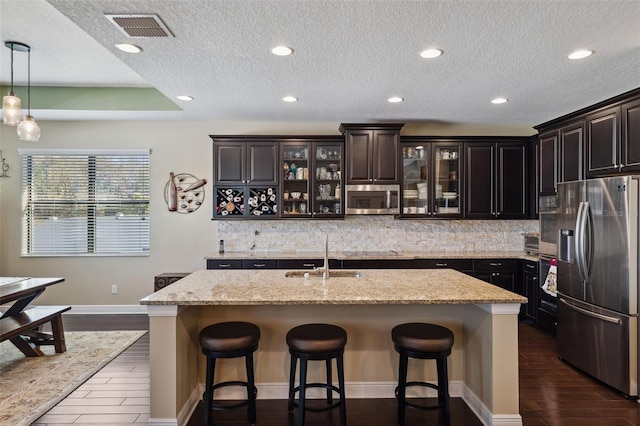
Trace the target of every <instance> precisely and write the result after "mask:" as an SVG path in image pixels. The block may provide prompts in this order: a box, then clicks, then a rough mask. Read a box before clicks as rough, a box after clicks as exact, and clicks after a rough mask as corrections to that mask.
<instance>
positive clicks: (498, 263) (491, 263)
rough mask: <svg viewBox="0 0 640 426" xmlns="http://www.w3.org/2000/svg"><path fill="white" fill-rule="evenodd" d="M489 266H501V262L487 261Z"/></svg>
mask: <svg viewBox="0 0 640 426" xmlns="http://www.w3.org/2000/svg"><path fill="white" fill-rule="evenodd" d="M489 266H502V262H489Z"/></svg>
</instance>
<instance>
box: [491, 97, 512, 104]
mask: <svg viewBox="0 0 640 426" xmlns="http://www.w3.org/2000/svg"><path fill="white" fill-rule="evenodd" d="M507 102H509V99H507V98H495V99H491V103H492V104H505V103H507Z"/></svg>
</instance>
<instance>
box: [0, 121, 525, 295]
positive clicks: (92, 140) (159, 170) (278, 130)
mask: <svg viewBox="0 0 640 426" xmlns="http://www.w3.org/2000/svg"><path fill="white" fill-rule="evenodd" d="M39 124H40V126H41V128H42V137H41V139H40V141H39V142H37V143H25V142H20V141H19V140H18V138H17V136H16V133H15V127H8V126H0V148H1V149H2V150H3V153H4V156H5V158H6V160H7V162H8V163H9V165H10V166H11V170H10V172H11V173H10V176H11V177H10V178H3V179H0V276H34V277H37V276H62V277H65V278H66V282H65V283H64V284H61V285H58V286H54V287H52V288H51V289H49V290H47V291H46V292H45V293H44V294H43V295H42V296H41V298H40V299H39V302H40V303H45V304H47V303H49V304H56V303H65V304H72V305H137V304H138V301H139V300H140V299H141V298H142V297H144V296H146V295H147V294H149V293H150V292H152V291H153V276H155V275H157V274H159V273H162V272H190V271H194V270H197V269H202V268H203V267H204V264H205V263H204V259H203V258H204V256H206V255H208V254H210V253H213V252H215V251H217V248H218V247H217V244H218V226H217V224H216V223H215V222H213V221H211V211H212V200H213V196H212V192H211V191H212V186H211V184H208V185H207V186H206V187H205V189H206V198H205V202H204V204H203V205H202V207H201V208H200V209H199V210H198V211H196V212H194V213H192V214H187V215H183V214H177V213H170V212H168V211H167V208H166V204H165V202H164V194H163V189H164V185H165V183H166V182H167V180H168V176H169V172H171V171H173V172H176V173H190V174H192V175H195V176H197V177H199V178H206V179H207V180H208V181H209V182H210V181H211V175H212V144H211V139H210V138H209V135H210V134H254V135H259V134H315V135H320V134H335V135H339V132H338V126H339V123H246V122H225V123H218V122H193V123H186V122H102V121H100V122H98V121H91V122H89V121H87V122H39ZM533 133H534V131H533V129H532V128H531V127H528V126H510V127H495V126H488V125H452V124H447V123H413V124H409V125H407V126H406V129H405V130H403V134H406V135H442V136H448V135H501V136H504V135H514V136H525V135H531V134H533ZM34 147H38V148H46V149H53V148H85V149H86V148H147V149H151V150H152V154H151V222H150V223H151V254H150V256H148V257H97V258H91V257H84V258H22V257H20V250H21V247H20V245H21V226H20V218H21V202H20V199H21V195H20V157H19V155H18V149H19V148H34ZM306 226H308V227H309V228H310V229H312V228H313V227H314V224H313V222H312V221H309V222H307V224H306ZM390 237H391V238H393V236H390ZM112 284H117V285H118V294H115V295H114V294H111V285H112Z"/></svg>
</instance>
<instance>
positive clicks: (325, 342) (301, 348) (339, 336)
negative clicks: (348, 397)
mask: <svg viewBox="0 0 640 426" xmlns="http://www.w3.org/2000/svg"><path fill="white" fill-rule="evenodd" d="M346 344H347V332H346V331H345V330H344V329H343V328H341V327H338V326H337V325H331V324H304V325H299V326H297V327H294V328H292V329H291V330H289V332H288V333H287V345H288V346H289V353H290V354H291V372H290V374H289V411H293V407H294V406H296V407H298V425H299V426H302V425H304V414H305V410H309V411H324V410H329V409H333V408H336V407H340V422H341V424H343V425H345V424H346V423H347V412H346V403H345V394H344V364H343V354H344V346H345V345H346ZM334 358H335V360H336V364H337V367H338V386H337V387H336V386H334V385H333V381H332V378H331V360H332V359H334ZM298 360H300V386H297V387H294V385H295V375H296V365H297V363H298ZM307 361H325V362H326V368H327V383H307ZM308 388H325V389H327V406H325V407H320V408H315V407H313V408H312V407H305V396H306V390H307V389H308ZM334 391H335V392H337V393H338V395H339V396H340V400H339V401H337V402H335V403H334V402H333V398H332V394H333V392H334ZM296 392H299V395H298V403H297V404H296V402H295V401H294V398H295V393H296Z"/></svg>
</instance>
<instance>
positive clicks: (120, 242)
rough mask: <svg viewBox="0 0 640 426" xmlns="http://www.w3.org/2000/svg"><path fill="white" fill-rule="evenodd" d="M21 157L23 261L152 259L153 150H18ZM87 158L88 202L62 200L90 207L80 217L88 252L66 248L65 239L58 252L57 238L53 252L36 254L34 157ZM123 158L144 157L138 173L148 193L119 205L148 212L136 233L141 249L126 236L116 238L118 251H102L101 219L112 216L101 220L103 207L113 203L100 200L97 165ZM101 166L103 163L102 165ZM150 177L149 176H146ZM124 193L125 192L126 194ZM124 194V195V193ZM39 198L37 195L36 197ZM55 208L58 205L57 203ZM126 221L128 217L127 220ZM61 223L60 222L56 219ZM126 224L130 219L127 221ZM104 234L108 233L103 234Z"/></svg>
mask: <svg viewBox="0 0 640 426" xmlns="http://www.w3.org/2000/svg"><path fill="white" fill-rule="evenodd" d="M18 153H19V154H20V156H21V157H22V158H21V166H22V170H21V191H22V194H23V195H22V212H21V230H22V234H21V239H22V243H21V249H20V251H21V253H20V255H21V257H109V256H111V257H140V256H149V255H150V252H151V250H150V249H151V247H150V237H151V227H150V208H151V176H150V170H151V150H150V149H89V150H87V149H18ZM74 156H77V157H86V158H87V169H86V175H85V174H82V175H81V178H80V179H78V181H79V182H80V181H82V180H83V179H82V178H86V184H87V197H86V200H81V201H80V202H79V203H77V202H71V201H65V200H62V201H61V203H62V204H69V205H71V206H73V205H82V204H86V215H84V216H78V217H80V218H82V217H84V218H85V223H86V227H87V229H86V235H85V238H86V250H79V251H73V250H71V249H70V248H69V247H66V246H65V244H66V242H65V240H64V239H61V240H60V241H59V242H60V245H58V246H57V247H60V249H61V251H60V252H58V251H57V250H56V249H57V247H56V243H57V241H56V238H55V237H54V239H53V242H52V243H51V250H42V251H40V250H36V251H34V247H33V245H34V244H36V243H35V242H34V241H35V239H36V238H37V236H36V234H35V231H34V226H35V224H34V222H35V220H37V219H38V218H42V217H38V216H37V215H36V216H34V215H33V214H32V211H33V207H34V206H37V205H38V201H34V192H33V191H34V188H33V187H34V181H33V179H34V177H33V166H32V163H33V159H34V157H74ZM118 156H122V157H123V158H126V159H130V160H132V161H134V160H135V157H140V160H142V162H141V164H142V165H141V166H140V168H139V169H137V170H138V171H140V173H141V176H143V177H145V178H146V181H143V180H142V179H140V180H138V181H139V182H141V183H142V186H143V187H145V186H146V188H145V189H146V191H144V193H143V195H144V196H146V197H143V199H142V200H140V199H137V200H129V201H126V200H125V198H124V197H119V198H118V199H117V202H118V204H120V205H123V206H133V205H138V206H140V205H141V206H143V210H145V211H146V215H142V216H140V217H139V219H140V220H142V221H146V226H142V227H139V226H138V227H136V231H137V232H139V235H140V236H141V237H142V240H141V241H140V242H139V243H138V244H139V246H138V247H136V246H135V245H134V244H132V243H130V242H129V241H128V240H127V238H126V236H125V237H123V238H122V239H121V238H119V237H118V238H116V239H115V242H116V246H115V249H114V248H113V247H114V246H112V245H111V244H106V245H104V247H103V248H102V249H101V248H99V247H100V244H101V242H100V236H99V232H98V231H99V230H101V228H102V226H103V225H101V224H100V223H99V220H98V219H99V217H103V218H107V217H108V216H101V215H99V214H98V211H99V210H100V207H101V206H103V207H104V206H105V205H108V204H109V203H104V201H101V200H99V199H98V197H97V192H96V187H97V186H98V184H99V177H98V175H99V174H98V170H99V169H100V166H97V161H96V160H100V157H105V158H106V157H118ZM98 162H99V161H98ZM102 170H108V167H107V168H104V167H103V168H102ZM145 175H146V176H145ZM123 182H125V180H124V179H121V180H119V181H116V184H118V183H119V184H122V183H123ZM123 193H124V192H123ZM120 194H122V193H120ZM36 197H37V194H36ZM47 203H51V201H46V202H43V203H41V205H46V204H47ZM54 205H55V202H54ZM125 218H126V216H125ZM56 219H57V218H56ZM114 219H115V220H122V219H121V216H118V215H117V214H116V215H115V216H114ZM125 220H126V219H125ZM123 226H124V231H127V230H129V228H127V226H128V225H126V224H125V225H123ZM102 232H103V234H104V231H102Z"/></svg>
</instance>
